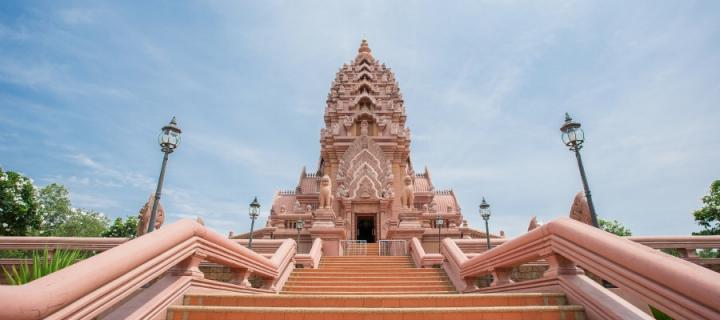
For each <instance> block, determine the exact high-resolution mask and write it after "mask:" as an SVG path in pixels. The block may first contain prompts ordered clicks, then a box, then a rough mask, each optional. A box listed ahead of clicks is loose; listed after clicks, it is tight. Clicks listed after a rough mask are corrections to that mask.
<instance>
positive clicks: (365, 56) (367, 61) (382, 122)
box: [256, 40, 484, 243]
mask: <svg viewBox="0 0 720 320" xmlns="http://www.w3.org/2000/svg"><path fill="white" fill-rule="evenodd" d="M406 118H407V116H406V114H405V103H404V100H403V96H402V94H401V93H400V88H399V85H398V82H397V80H396V79H395V75H394V74H393V72H392V71H391V69H390V68H388V67H387V66H385V64H384V63H380V62H379V61H378V60H377V59H375V57H373V55H372V50H371V49H370V47H369V46H368V43H367V41H365V40H363V41H362V43H361V44H360V48H359V49H358V53H357V55H356V56H355V59H353V60H352V61H351V62H350V63H349V64H344V65H343V66H342V67H341V68H340V70H339V71H338V72H337V73H336V75H335V79H334V80H333V81H332V84H331V86H330V93H329V94H328V96H327V100H326V106H325V114H324V120H325V127H324V128H322V129H321V130H320V145H321V150H320V157H319V160H318V165H317V170H316V171H314V172H307V171H306V169H305V168H303V169H302V172H301V174H300V179H299V182H298V185H297V186H296V187H295V189H294V190H287V191H279V192H278V193H277V194H276V195H275V198H274V199H273V204H272V208H271V215H270V218H269V219H268V224H267V227H266V228H265V229H262V230H258V231H257V233H258V234H256V236H259V237H268V234H270V235H271V236H272V237H274V238H285V237H293V236H295V235H296V233H295V232H297V231H296V229H295V227H296V222H297V221H298V220H303V221H304V222H305V228H304V229H303V231H302V236H303V239H304V241H305V242H309V241H310V240H311V237H312V238H314V237H322V238H323V239H324V240H365V241H367V242H369V243H372V242H376V241H378V240H390V239H409V238H411V237H417V238H418V239H422V240H423V242H426V241H435V242H437V241H438V239H439V236H438V231H437V229H436V228H437V227H438V226H436V225H435V219H436V218H437V216H438V215H439V216H441V217H443V218H444V221H445V224H444V226H443V229H442V230H441V233H442V237H456V238H459V237H463V236H484V234H482V233H480V232H477V231H475V230H471V229H468V228H467V226H466V225H463V219H462V214H461V212H460V207H459V206H458V204H457V200H456V198H455V195H454V193H453V192H452V190H447V191H442V190H435V187H434V186H433V183H432V179H431V176H430V172H429V171H428V169H427V168H425V169H424V170H423V171H422V172H421V173H416V172H415V170H414V168H413V164H412V161H411V158H410V129H408V128H407V127H406V126H405V121H406ZM321 202H322V203H321ZM301 242H303V241H302V240H301Z"/></svg>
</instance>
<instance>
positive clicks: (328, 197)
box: [320, 175, 333, 209]
mask: <svg viewBox="0 0 720 320" xmlns="http://www.w3.org/2000/svg"><path fill="white" fill-rule="evenodd" d="M332 201H333V195H332V190H331V188H330V177H329V176H328V175H324V176H323V177H322V179H320V208H321V209H326V208H330V207H332Z"/></svg>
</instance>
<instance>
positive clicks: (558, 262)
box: [543, 254, 585, 277]
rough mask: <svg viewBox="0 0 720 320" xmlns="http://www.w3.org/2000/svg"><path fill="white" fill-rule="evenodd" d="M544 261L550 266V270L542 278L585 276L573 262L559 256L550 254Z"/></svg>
mask: <svg viewBox="0 0 720 320" xmlns="http://www.w3.org/2000/svg"><path fill="white" fill-rule="evenodd" d="M545 260H546V261H547V262H548V265H550V268H549V269H547V270H546V271H545V273H544V274H543V277H557V276H559V275H577V274H585V272H583V271H582V269H580V268H578V267H577V265H576V264H575V262H572V261H570V260H568V259H567V258H565V257H563V256H561V255H557V254H551V255H549V256H547V257H545Z"/></svg>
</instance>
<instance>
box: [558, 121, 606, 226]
mask: <svg viewBox="0 0 720 320" xmlns="http://www.w3.org/2000/svg"><path fill="white" fill-rule="evenodd" d="M580 127H581V124H580V123H579V122H575V121H573V119H572V118H571V117H570V114H568V113H567V112H566V113H565V123H563V125H562V126H561V127H560V132H562V136H561V138H562V141H563V143H564V144H565V145H566V146H567V147H568V148H569V149H570V151H572V152H574V153H575V158H576V159H577V164H578V169H579V170H580V178H581V179H582V183H583V190H584V191H585V198H586V199H587V202H588V207H589V208H590V218H591V219H592V224H593V226H594V227H596V228H597V227H598V220H597V214H596V213H595V205H594V204H593V200H592V195H591V194H590V185H589V184H588V181H587V176H586V175H585V167H584V166H583V163H582V157H581V156H580V149H582V145H583V142H585V132H584V131H583V130H582V129H581V128H580Z"/></svg>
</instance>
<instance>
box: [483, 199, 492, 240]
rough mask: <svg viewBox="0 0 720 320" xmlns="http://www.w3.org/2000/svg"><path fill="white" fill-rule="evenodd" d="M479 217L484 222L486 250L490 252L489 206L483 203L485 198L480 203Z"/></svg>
mask: <svg viewBox="0 0 720 320" xmlns="http://www.w3.org/2000/svg"><path fill="white" fill-rule="evenodd" d="M480 216H481V217H482V218H483V220H485V237H486V240H487V247H488V250H490V249H491V248H492V246H491V245H490V227H489V226H488V220H490V204H488V203H487V202H485V197H483V198H482V203H480Z"/></svg>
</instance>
